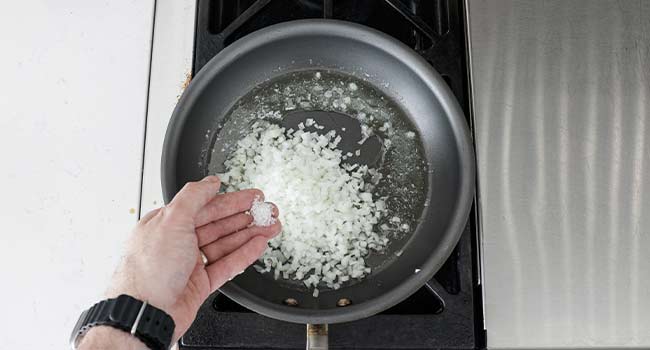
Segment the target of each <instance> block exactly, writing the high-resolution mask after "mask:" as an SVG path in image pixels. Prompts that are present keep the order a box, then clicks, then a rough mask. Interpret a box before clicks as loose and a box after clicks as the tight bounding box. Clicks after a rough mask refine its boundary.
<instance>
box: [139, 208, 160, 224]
mask: <svg viewBox="0 0 650 350" xmlns="http://www.w3.org/2000/svg"><path fill="white" fill-rule="evenodd" d="M160 209H161V208H156V209H154V210H152V211H150V212H148V213H146V214H145V215H144V216H143V217H141V218H140V223H141V224H146V223H147V222H149V221H150V220H151V219H152V218H153V217H154V216H156V214H158V212H159V211H160Z"/></svg>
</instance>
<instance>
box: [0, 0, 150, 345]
mask: <svg viewBox="0 0 650 350" xmlns="http://www.w3.org/2000/svg"><path fill="white" fill-rule="evenodd" d="M159 2H160V1H159ZM153 7H154V1H153V0H144V1H127V0H114V1H83V0H62V1H3V2H2V3H1V4H0V44H1V45H2V53H1V54H0V79H2V84H0V111H1V113H2V114H1V116H0V161H1V162H2V168H1V169H2V171H1V172H0V183H1V184H2V192H1V193H2V200H1V201H0V224H1V226H0V230H1V231H2V241H1V243H0V276H1V277H2V283H1V284H2V287H1V288H0V299H1V300H2V312H0V329H1V331H0V348H2V349H63V348H66V347H67V341H68V337H69V334H70V332H71V330H72V327H73V325H74V322H76V319H77V317H78V315H79V313H80V312H81V310H82V309H83V308H86V307H88V306H89V305H90V304H91V303H93V302H95V301H97V299H98V298H99V297H100V296H101V294H102V292H103V290H104V288H105V283H106V281H107V280H108V278H109V276H110V274H111V273H112V270H113V268H114V266H115V264H116V263H117V261H118V258H119V254H120V252H121V244H122V242H123V240H124V238H125V237H126V236H127V234H128V233H129V231H130V230H131V228H132V227H133V225H134V223H135V222H136V220H137V209H138V205H139V189H140V169H141V166H142V146H143V138H144V120H145V107H146V96H147V82H148V75H149V58H150V48H151V45H150V40H151V33H152V18H153Z"/></svg>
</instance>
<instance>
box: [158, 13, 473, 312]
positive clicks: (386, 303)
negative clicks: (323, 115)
mask: <svg viewBox="0 0 650 350" xmlns="http://www.w3.org/2000/svg"><path fill="white" fill-rule="evenodd" d="M316 68H318V69H330V70H335V71H338V72H341V73H344V74H351V75H355V76H363V77H365V78H366V79H367V81H368V82H369V83H370V84H373V85H375V86H376V87H377V88H379V89H381V90H382V91H383V92H384V93H385V94H387V95H388V96H390V97H391V98H392V99H393V100H394V101H395V102H396V103H397V104H398V105H399V106H400V108H402V109H403V110H404V111H405V112H406V114H407V115H408V116H409V118H410V120H411V122H412V123H413V124H414V125H415V127H416V128H417V130H418V133H419V134H420V135H421V140H422V147H423V149H424V153H425V157H426V158H427V160H428V162H429V169H430V171H429V173H428V184H429V186H428V188H427V189H426V191H427V198H429V203H428V206H427V207H426V208H425V209H424V211H423V214H422V216H421V222H420V224H419V225H418V227H417V228H416V230H415V232H414V233H413V235H412V236H411V237H410V238H409V239H408V242H407V243H406V244H405V245H404V247H403V248H402V250H403V253H402V254H401V255H400V256H395V255H394V254H390V256H391V259H394V261H392V262H391V263H390V264H386V266H385V268H383V269H382V270H381V271H380V272H379V273H376V274H372V275H370V276H368V277H367V278H365V279H364V280H363V281H362V282H360V283H357V284H354V285H352V286H348V287H344V288H341V289H339V290H336V291H327V292H324V293H321V295H320V296H319V297H318V298H313V297H312V295H311V292H305V291H300V290H296V289H295V288H291V287H288V286H287V285H286V284H283V283H276V282H273V281H271V280H269V279H268V278H266V277H264V276H261V275H260V274H258V273H257V272H255V271H254V270H253V269H248V270H247V271H246V273H244V274H243V275H241V276H239V277H237V278H236V279H234V280H233V281H231V282H230V283H228V284H226V285H225V286H224V287H223V288H222V292H224V293H225V294H227V295H228V296H229V297H231V298H233V299H234V300H235V301H237V302H239V303H241V304H242V305H244V306H247V307H249V308H251V309H253V310H254V311H257V312H260V313H262V314H265V315H267V316H271V317H275V318H279V319H282V320H286V321H292V322H300V323H334V322H345V321H350V320H354V319H358V318H362V317H367V316H370V315H372V314H374V313H377V312H379V311H381V310H383V309H385V308H387V307H390V306H392V305H394V304H396V303H398V302H399V301H401V300H403V299H404V298H406V297H408V296H409V295H410V294H411V293H413V292H414V291H416V290H417V289H418V288H419V287H420V286H421V285H422V284H424V282H425V281H427V280H428V279H429V278H431V276H432V275H433V274H434V273H435V272H436V271H437V270H438V268H439V267H440V266H441V265H442V263H444V261H445V259H446V258H447V257H448V256H449V254H450V253H451V251H452V249H453V247H454V246H455V244H456V242H457V240H458V238H459V237H460V233H461V230H462V225H464V223H465V221H466V218H467V215H468V213H469V208H470V204H471V200H472V196H473V183H474V167H473V154H472V149H471V145H470V142H469V135H468V131H467V127H466V125H465V122H464V117H463V116H462V112H461V110H460V108H459V106H458V104H457V102H456V101H455V99H454V97H453V95H452V94H451V92H450V91H449V89H448V88H447V86H446V85H445V83H444V81H443V80H442V79H441V78H440V76H439V75H438V74H437V73H436V72H435V71H433V69H432V68H431V67H430V66H429V65H428V64H426V62H424V61H422V59H421V58H420V57H418V56H417V55H416V54H415V53H413V52H412V51H411V50H410V49H409V48H407V47H405V46H402V45H401V44H400V43H398V42H396V41H395V40H393V39H391V38H389V37H387V36H385V35H384V34H381V33H379V32H376V31H374V30H371V29H369V28H365V27H362V26H359V25H354V24H350V23H345V22H338V21H331V20H305V21H295V22H291V23H284V24H280V25H276V26H272V27H268V28H266V29H264V30H262V31H260V32H256V33H253V34H251V35H250V36H248V37H245V38H243V39H241V40H240V41H238V42H236V43H234V44H233V45H231V46H229V47H228V48H227V49H226V50H224V51H222V52H221V53H220V54H219V55H218V56H216V57H215V58H214V59H213V60H212V61H210V62H209V63H208V64H207V65H206V66H205V67H204V68H203V69H202V70H201V72H200V73H199V74H198V75H197V77H195V79H194V80H193V81H192V83H191V84H190V86H189V87H188V88H187V90H186V91H185V93H184V94H183V96H182V97H181V100H180V101H179V104H178V106H177V108H176V110H175V111H174V115H173V116H172V120H171V121H170V125H169V127H168V131H167V135H166V137H165V145H164V150H163V159H162V163H163V166H162V178H163V191H164V194H165V200H166V201H167V202H168V201H169V200H171V198H172V197H173V195H174V194H175V193H176V192H177V191H178V190H179V189H180V188H181V187H182V186H183V185H184V183H185V182H187V181H196V180H198V179H200V178H202V177H203V176H204V175H205V173H206V164H205V163H206V151H207V147H206V141H205V140H206V138H205V135H206V134H209V131H208V130H210V129H211V128H214V125H215V121H218V120H219V119H220V118H223V117H224V116H225V115H226V114H227V112H228V111H229V110H230V109H231V108H232V107H233V105H234V104H235V102H236V101H237V100H238V99H239V98H240V97H241V96H244V95H245V94H246V93H248V92H249V91H250V90H251V89H253V88H254V87H255V86H257V85H258V84H260V83H262V82H264V81H267V80H269V79H272V78H275V77H278V76H281V75H283V74H286V73H288V72H292V71H299V70H305V69H316ZM416 270H418V271H419V273H415V271H416ZM286 298H294V299H296V300H298V302H299V305H298V306H297V307H296V306H287V305H285V304H283V301H284V300H285V299H286ZM341 298H347V299H350V300H351V301H352V304H351V305H350V306H347V307H337V306H336V305H337V302H338V301H339V300H340V299H341Z"/></svg>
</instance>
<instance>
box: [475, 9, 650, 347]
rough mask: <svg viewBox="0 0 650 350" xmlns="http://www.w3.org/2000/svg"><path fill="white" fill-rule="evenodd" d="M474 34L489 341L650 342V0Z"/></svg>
mask: <svg viewBox="0 0 650 350" xmlns="http://www.w3.org/2000/svg"><path fill="white" fill-rule="evenodd" d="M468 26H469V29H470V30H469V37H470V45H471V49H470V56H471V74H472V91H473V96H474V101H473V108H474V119H475V133H476V147H477V158H478V172H479V191H480V201H481V210H480V216H481V219H482V235H483V237H482V239H483V254H484V256H483V264H484V281H483V283H484V293H485V316H486V326H487V332H488V336H487V341H488V346H489V347H490V348H532V347H542V348H546V347H569V348H572V347H573V348H578V347H592V346H593V347H595V346H599V347H607V348H609V347H645V348H648V347H650V257H649V256H648V250H649V249H650V175H648V171H649V170H650V135H648V133H649V132H650V128H649V127H648V123H650V120H649V117H650V116H649V115H648V111H650V1H587V0H584V1H480V0H469V4H468Z"/></svg>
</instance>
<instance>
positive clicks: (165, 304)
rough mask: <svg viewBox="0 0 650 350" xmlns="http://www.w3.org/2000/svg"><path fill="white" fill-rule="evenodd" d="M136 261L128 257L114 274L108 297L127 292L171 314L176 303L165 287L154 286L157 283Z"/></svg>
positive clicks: (107, 293)
mask: <svg viewBox="0 0 650 350" xmlns="http://www.w3.org/2000/svg"><path fill="white" fill-rule="evenodd" d="M138 265H139V264H137V263H136V262H135V261H133V260H132V259H130V258H129V257H127V258H126V259H125V260H124V261H123V262H122V264H121V266H120V267H119V268H118V270H117V271H116V273H115V275H114V276H113V280H112V282H111V284H110V285H109V288H108V289H107V291H106V293H105V294H106V297H108V298H115V297H117V296H119V295H120V294H126V295H129V296H131V297H133V298H136V299H138V300H141V301H146V302H147V303H148V304H150V305H152V306H155V307H156V308H158V309H160V310H162V311H165V312H166V313H167V314H169V315H171V312H170V311H171V308H172V306H173V305H174V303H175V301H176V300H175V298H173V297H172V296H171V295H169V293H166V292H165V288H161V287H156V286H154V285H155V284H156V283H154V282H155V281H154V280H152V278H157V276H151V275H149V274H145V273H141V272H140V270H139V269H138Z"/></svg>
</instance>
